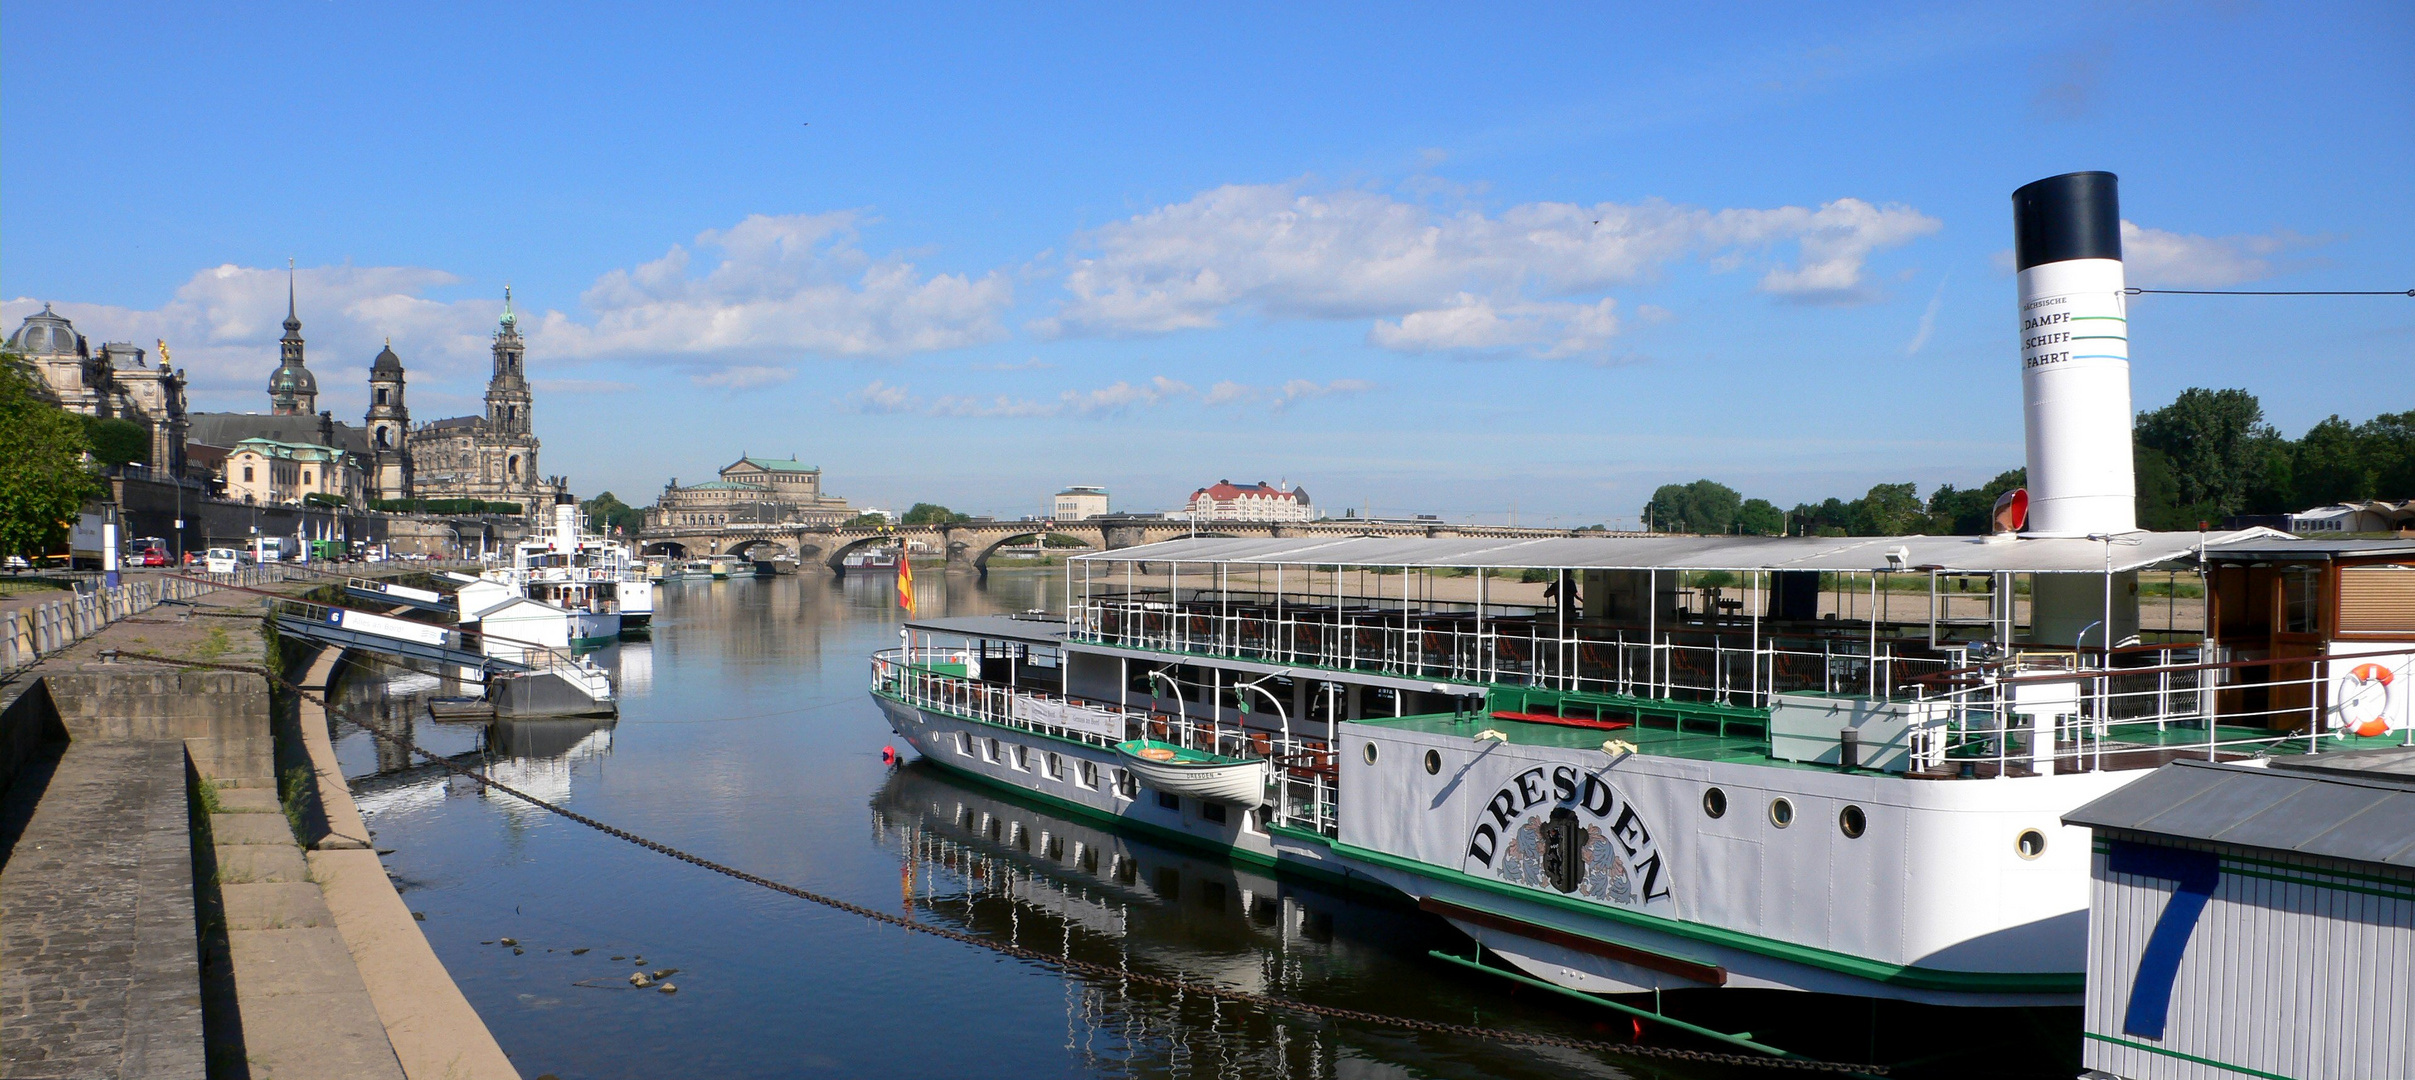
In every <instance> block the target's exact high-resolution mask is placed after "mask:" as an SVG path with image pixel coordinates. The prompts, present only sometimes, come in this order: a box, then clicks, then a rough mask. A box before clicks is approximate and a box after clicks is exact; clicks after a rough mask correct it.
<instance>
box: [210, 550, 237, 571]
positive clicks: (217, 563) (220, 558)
mask: <svg viewBox="0 0 2415 1080" xmlns="http://www.w3.org/2000/svg"><path fill="white" fill-rule="evenodd" d="M242 565H243V556H242V554H241V553H239V552H237V551H236V550H235V549H234V548H211V549H210V550H209V553H208V554H206V555H203V556H202V557H201V567H202V569H204V570H207V571H209V572H210V573H213V574H232V573H234V572H235V571H236V569H238V568H239V567H241V566H242Z"/></svg>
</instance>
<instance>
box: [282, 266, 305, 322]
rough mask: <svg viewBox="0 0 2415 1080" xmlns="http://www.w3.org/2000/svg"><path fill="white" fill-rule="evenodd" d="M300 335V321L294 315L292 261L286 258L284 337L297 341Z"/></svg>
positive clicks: (299, 318)
mask: <svg viewBox="0 0 2415 1080" xmlns="http://www.w3.org/2000/svg"><path fill="white" fill-rule="evenodd" d="M301 334H302V319H301V317H300V316H298V315H296V314H294V302H293V260H292V259H291V258H288V259H286V260H285V336H286V337H287V338H288V339H290V340H295V341H299V340H301Z"/></svg>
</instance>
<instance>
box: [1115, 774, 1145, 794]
mask: <svg viewBox="0 0 2415 1080" xmlns="http://www.w3.org/2000/svg"><path fill="white" fill-rule="evenodd" d="M1115 794H1116V795H1117V796H1118V797H1119V798H1125V799H1137V798H1140V778H1139V777H1137V776H1134V775H1132V771H1131V770H1129V769H1117V770H1115Z"/></svg>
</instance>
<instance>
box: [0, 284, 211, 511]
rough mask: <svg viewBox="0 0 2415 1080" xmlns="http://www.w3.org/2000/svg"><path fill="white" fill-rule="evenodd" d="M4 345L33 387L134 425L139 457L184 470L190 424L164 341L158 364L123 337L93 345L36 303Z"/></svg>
mask: <svg viewBox="0 0 2415 1080" xmlns="http://www.w3.org/2000/svg"><path fill="white" fill-rule="evenodd" d="M8 351H9V352H12V353H15V354H16V355H17V357H18V359H19V362H20V363H21V364H22V365H23V366H24V368H25V369H26V371H27V373H28V374H29V375H31V376H32V377H33V380H34V384H35V387H36V389H37V390H38V391H39V392H40V393H42V394H43V395H44V396H47V397H49V398H50V399H51V400H53V401H56V402H58V403H59V405H60V406H61V407H63V408H65V409H67V410H68V411H70V412H77V413H82V414H83V415H85V416H93V417H99V418H102V419H116V420H127V421H131V422H133V423H136V424H139V425H141V426H142V428H143V430H144V432H145V433H147V434H148V435H149V436H150V444H151V445H150V452H149V454H148V455H147V459H146V460H145V461H144V464H145V465H147V466H149V467H150V469H151V470H152V471H153V472H155V473H158V474H161V475H166V476H174V475H176V474H178V473H180V472H182V471H183V469H184V466H185V449H184V448H185V437H186V429H187V427H188V425H189V423H190V420H189V418H188V417H187V415H186V412H185V377H184V372H182V371H178V370H176V369H174V368H172V367H170V366H169V357H168V349H167V345H166V344H165V343H162V344H161V345H160V347H159V363H158V364H157V365H153V364H152V363H151V362H150V360H149V358H148V357H147V356H146V355H145V354H144V352H143V350H142V349H140V348H137V347H135V346H134V345H133V344H131V343H128V342H123V341H111V342H107V343H104V344H103V345H102V346H101V347H100V349H99V351H98V352H95V351H94V350H93V349H92V346H91V344H90V343H89V342H87V341H85V340H84V335H82V334H80V333H77V332H76V328H75V324H74V323H72V322H70V321H68V319H67V317H66V316H64V315H60V314H58V313H56V312H54V311H52V310H50V305H49V304H43V305H42V310H40V311H38V312H35V313H33V314H32V315H28V316H26V317H25V321H24V322H22V323H20V324H18V326H17V329H16V332H15V333H13V334H10V335H9V337H8Z"/></svg>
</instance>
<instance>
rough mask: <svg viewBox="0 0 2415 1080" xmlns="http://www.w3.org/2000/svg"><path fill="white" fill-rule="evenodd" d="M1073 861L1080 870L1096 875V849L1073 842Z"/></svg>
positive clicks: (1077, 841)
mask: <svg viewBox="0 0 2415 1080" xmlns="http://www.w3.org/2000/svg"><path fill="white" fill-rule="evenodd" d="M1073 861H1074V862H1075V863H1076V864H1078V865H1079V866H1081V868H1082V869H1084V870H1088V871H1090V872H1091V873H1093V874H1095V873H1098V849H1097V848H1094V847H1091V846H1090V845H1088V844H1085V843H1083V842H1081V841H1079V840H1076V841H1074V842H1073Z"/></svg>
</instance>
